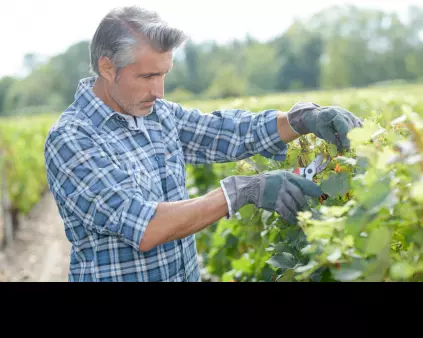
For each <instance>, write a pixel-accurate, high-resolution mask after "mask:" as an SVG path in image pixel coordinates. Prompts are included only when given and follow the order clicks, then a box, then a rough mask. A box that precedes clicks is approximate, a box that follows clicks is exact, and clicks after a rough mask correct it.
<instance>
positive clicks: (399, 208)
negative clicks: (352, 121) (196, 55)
mask: <svg viewBox="0 0 423 338" xmlns="http://www.w3.org/2000/svg"><path fill="white" fill-rule="evenodd" d="M422 93H423V85H401V86H386V87H382V86H380V87H372V88H364V89H344V90H333V91H313V92H297V93H286V94H272V95H266V96H261V97H242V98H232V99H226V100H214V101H200V100H199V101H186V102H179V103H181V104H182V106H183V107H185V108H197V109H200V110H201V111H203V112H204V113H210V112H212V111H214V110H218V109H234V108H237V109H246V110H250V111H252V112H260V111H262V110H265V109H278V110H282V111H287V110H289V109H290V108H291V107H292V106H293V105H294V104H295V103H296V102H299V101H303V102H304V101H313V102H315V103H317V104H320V105H338V106H342V107H343V108H345V109H348V110H350V111H351V112H353V113H354V114H356V115H358V116H360V117H362V118H363V119H364V121H365V128H363V130H361V131H359V132H356V133H353V134H352V135H351V139H352V142H353V143H352V144H353V146H354V148H353V149H352V152H351V153H344V154H336V153H334V152H333V148H331V147H329V146H328V145H327V144H326V143H325V142H321V141H320V140H318V139H316V138H314V137H312V136H311V135H310V136H307V137H302V138H301V139H300V140H301V143H300V142H293V143H292V144H291V145H290V147H289V152H288V158H287V160H286V161H285V162H283V163H276V162H274V161H270V160H266V159H265V158H260V157H258V156H254V157H253V158H252V160H253V161H254V162H255V163H256V168H254V167H252V166H250V164H249V163H247V162H245V161H239V162H237V163H228V164H213V165H202V166H197V167H193V166H191V165H189V166H188V167H187V171H188V185H189V187H188V188H189V191H190V193H191V197H195V196H198V195H202V194H204V193H205V192H207V191H209V190H211V189H213V188H216V187H218V182H219V179H220V178H223V177H225V176H228V175H233V174H235V173H238V174H254V173H257V171H256V169H257V167H258V168H261V169H259V172H260V171H263V170H270V169H277V168H280V169H285V168H290V167H292V166H294V165H296V164H298V158H299V157H300V158H301V159H302V160H303V161H305V162H307V161H310V160H311V159H312V158H313V156H315V154H316V153H317V152H319V151H324V152H327V153H330V154H331V155H332V162H331V164H330V166H329V167H328V169H327V170H326V171H325V172H324V173H322V174H321V175H319V176H318V182H319V183H320V184H321V185H322V187H324V188H325V190H326V191H327V192H328V193H329V195H330V198H329V199H328V200H327V201H325V202H324V203H323V204H321V203H320V201H310V203H311V206H312V210H313V214H311V213H304V214H299V218H300V223H299V226H292V225H289V224H286V223H285V222H284V221H283V220H281V219H280V218H279V217H277V215H275V214H271V213H269V212H263V211H262V210H256V209H255V208H253V207H252V206H246V207H244V208H243V209H241V210H240V213H239V217H234V218H233V219H231V220H225V219H222V220H220V221H219V222H217V223H216V224H213V225H212V226H210V227H209V228H207V229H206V230H203V231H202V232H201V233H199V234H197V245H198V250H199V252H200V254H201V255H202V258H203V263H204V266H205V275H207V274H210V275H213V276H214V277H215V278H217V279H220V280H223V281H269V282H270V281H275V280H277V281H421V280H422V275H421V273H422V272H423V259H422V257H423V255H422V253H423V249H422V246H423V229H422V221H423V194H422V192H423V164H422V163H423V162H422V157H421V156H423V120H422V119H421V116H423V96H422ZM169 99H171V98H169ZM401 116H403V118H404V119H403V120H401V121H399V123H396V124H392V123H391V122H392V121H393V120H394V119H396V118H398V117H401ZM57 117H58V114H52V115H48V114H47V115H43V116H38V117H34V116H31V117H30V118H24V117H20V118H14V119H11V118H9V119H5V118H3V119H0V148H1V149H2V150H3V152H4V154H5V158H4V159H3V160H4V161H5V162H4V163H5V165H6V166H5V167H6V177H7V183H8V189H9V196H10V200H11V201H12V208H13V209H14V210H16V211H17V212H19V213H23V214H24V213H27V212H28V211H29V210H30V209H31V208H32V207H33V206H34V204H35V203H36V202H37V201H38V200H39V199H40V198H41V196H42V193H43V192H44V191H46V189H47V183H46V176H45V170H44V157H43V146H44V140H45V136H46V135H47V131H48V129H49V127H50V126H51V125H52V123H53V122H54V121H55V120H56V119H57ZM378 131H380V133H377V132H378ZM404 149H405V150H408V152H407V151H405V150H404ZM397 157H398V158H397ZM337 164H338V165H337ZM335 169H336V170H335ZM316 215H317V216H316ZM315 217H318V219H316V218H315Z"/></svg>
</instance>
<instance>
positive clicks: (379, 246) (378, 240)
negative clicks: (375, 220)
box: [366, 228, 391, 255]
mask: <svg viewBox="0 0 423 338" xmlns="http://www.w3.org/2000/svg"><path fill="white" fill-rule="evenodd" d="M390 243H391V232H390V231H389V229H387V228H378V229H375V230H373V231H372V232H371V233H370V236H369V239H368V241H367V246H366V252H367V253H368V254H371V255H377V254H378V253H379V252H381V251H382V250H383V249H384V248H386V247H389V245H390Z"/></svg>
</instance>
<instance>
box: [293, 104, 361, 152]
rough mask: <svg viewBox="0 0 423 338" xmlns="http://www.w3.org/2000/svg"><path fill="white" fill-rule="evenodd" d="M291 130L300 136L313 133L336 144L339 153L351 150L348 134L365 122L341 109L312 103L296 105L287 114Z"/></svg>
mask: <svg viewBox="0 0 423 338" xmlns="http://www.w3.org/2000/svg"><path fill="white" fill-rule="evenodd" d="M287 118H288V122H289V124H290V125H291V128H292V129H293V130H294V131H295V132H296V133H297V134H300V135H304V134H308V133H313V134H315V135H316V136H317V137H319V138H321V139H323V140H325V141H326V142H328V143H332V144H335V145H336V146H337V149H338V151H339V152H342V150H343V148H344V149H346V150H347V151H349V150H350V141H349V140H348V138H347V133H348V132H349V131H350V130H351V129H352V128H356V127H362V126H363V122H362V120H361V119H359V118H358V117H356V116H355V115H354V114H352V113H351V112H349V111H348V110H345V109H343V108H340V107H336V106H327V107H320V106H319V105H317V104H315V103H312V102H304V103H297V104H295V105H294V106H293V107H292V108H291V110H290V111H288V113H287Z"/></svg>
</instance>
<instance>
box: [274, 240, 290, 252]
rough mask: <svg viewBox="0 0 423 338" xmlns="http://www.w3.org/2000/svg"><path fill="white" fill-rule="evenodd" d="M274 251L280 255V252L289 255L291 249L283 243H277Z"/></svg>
mask: <svg viewBox="0 0 423 338" xmlns="http://www.w3.org/2000/svg"><path fill="white" fill-rule="evenodd" d="M275 251H276V252H277V253H282V252H288V253H291V248H290V247H289V245H288V244H286V243H283V242H279V243H277V244H276V245H275Z"/></svg>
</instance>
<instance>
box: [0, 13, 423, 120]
mask: <svg viewBox="0 0 423 338" xmlns="http://www.w3.org/2000/svg"><path fill="white" fill-rule="evenodd" d="M422 29H423V9H422V8H421V7H416V6H410V7H409V11H408V18H407V20H406V21H402V20H401V19H400V18H399V16H398V15H397V14H396V13H393V12H384V11H381V10H373V9H372V10H371V9H362V8H359V7H355V6H352V5H348V6H347V5H343V6H341V5H339V6H332V7H329V8H327V9H324V10H322V11H321V12H319V13H316V14H315V15H313V16H311V17H310V18H308V19H307V20H303V21H300V20H297V21H295V22H294V23H293V24H292V25H291V26H290V27H289V28H288V29H287V30H286V31H285V32H284V33H283V34H281V35H280V36H278V37H276V38H274V39H272V40H269V41H267V42H260V41H257V40H255V39H253V38H251V37H250V36H249V35H247V36H246V37H245V39H244V40H243V41H241V40H233V41H232V42H231V43H228V44H217V43H216V42H214V41H209V42H203V43H198V44H195V43H193V42H192V41H191V40H189V41H188V42H187V43H186V44H185V45H184V46H183V48H181V49H180V50H178V51H177V52H176V54H175V61H174V69H173V71H172V72H171V73H170V74H168V76H167V77H166V80H165V95H166V98H167V99H169V100H175V101H188V100H192V99H196V100H205V99H219V98H230V97H239V96H253V95H254V96H256V95H263V94H269V93H276V92H282V91H283V92H286V91H306V90H317V89H342V88H351V87H365V86H369V85H385V84H392V83H404V82H419V81H422V79H423V44H422V39H423V34H422V31H423V30H422ZM88 50H89V41H80V42H78V43H76V44H74V45H72V46H70V47H69V49H68V50H66V51H65V52H64V53H63V54H59V55H56V56H54V57H52V58H50V59H48V60H44V59H42V58H41V57H40V56H38V55H37V54H27V55H26V56H25V58H24V60H23V67H25V69H26V70H27V74H28V75H27V76H25V77H21V78H16V77H11V76H5V77H3V78H1V79H0V115H3V116H5V115H11V116H15V115H29V114H38V113H44V112H45V111H56V112H58V111H62V110H63V109H64V108H66V107H67V106H68V105H69V104H71V102H72V101H73V95H74V92H75V88H76V84H77V82H78V80H79V79H81V78H83V77H87V76H90V74H89V72H88V69H89V53H88Z"/></svg>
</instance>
